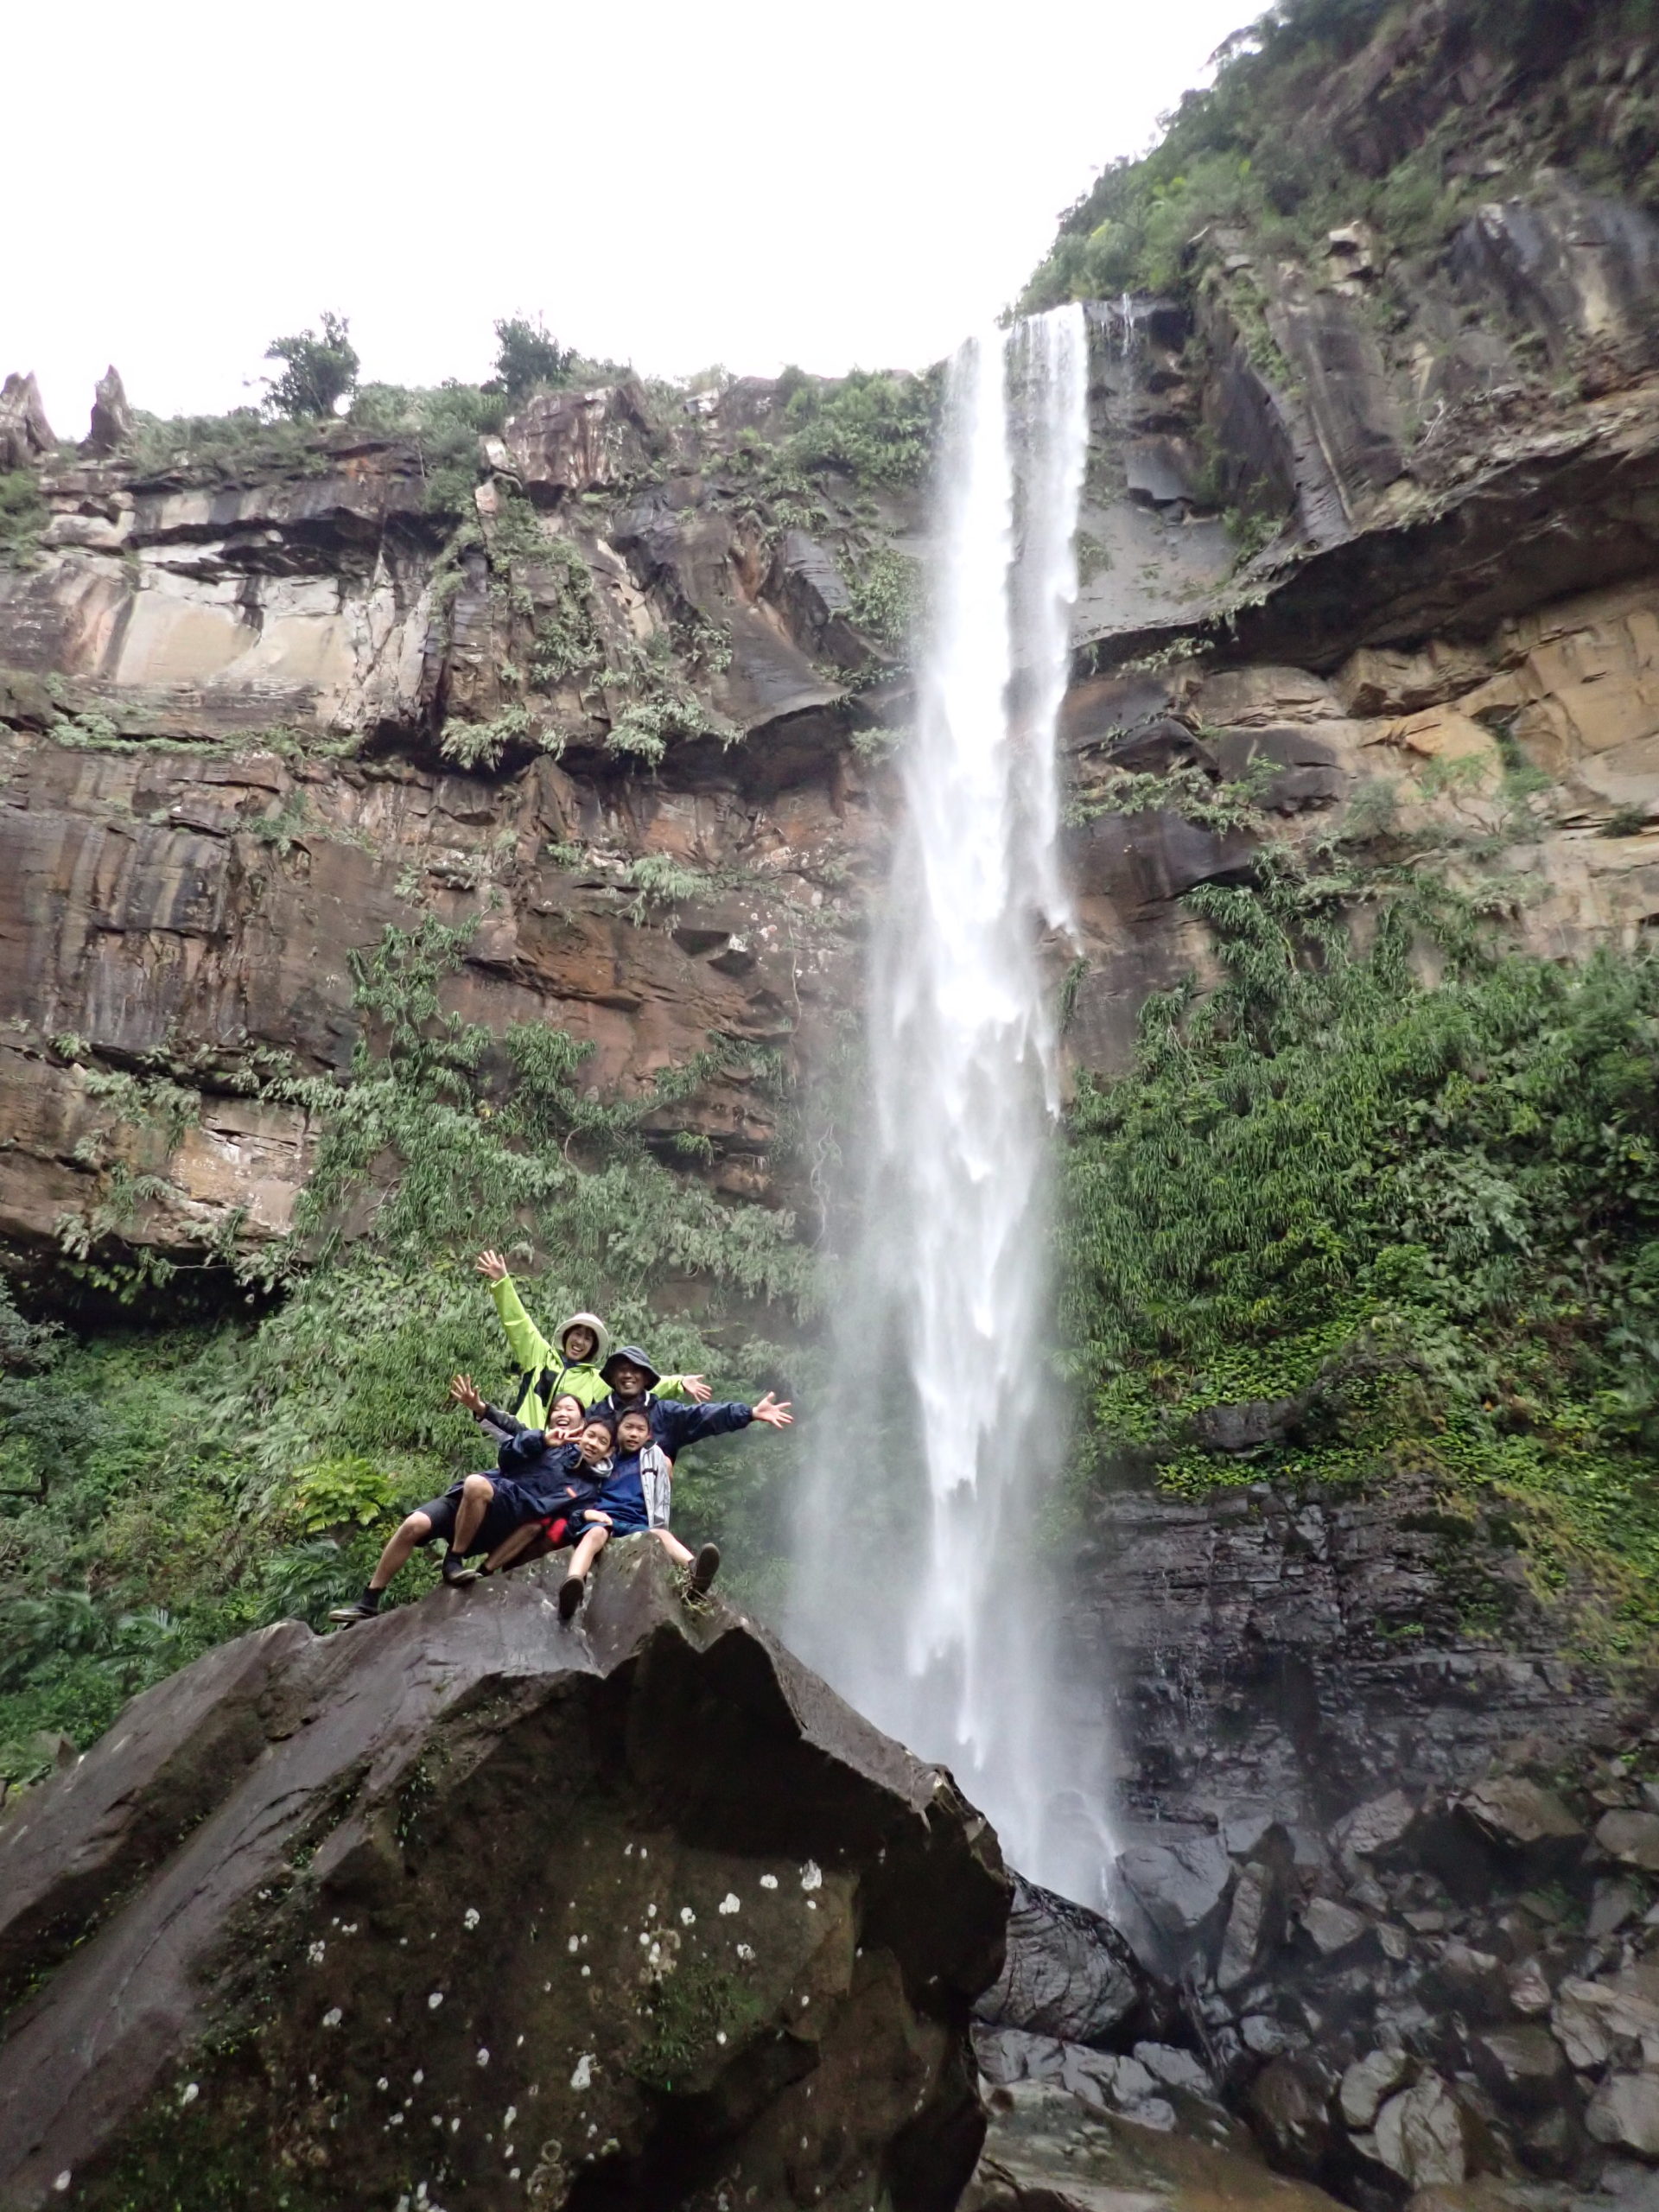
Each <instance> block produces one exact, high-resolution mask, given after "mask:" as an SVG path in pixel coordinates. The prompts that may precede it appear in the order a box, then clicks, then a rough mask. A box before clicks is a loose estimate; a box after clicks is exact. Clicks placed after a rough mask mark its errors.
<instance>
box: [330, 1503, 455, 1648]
mask: <svg viewBox="0 0 1659 2212" xmlns="http://www.w3.org/2000/svg"><path fill="white" fill-rule="evenodd" d="M431 1534H432V1516H431V1515H430V1514H429V1513H411V1514H410V1516H409V1517H408V1519H407V1520H405V1521H404V1522H400V1523H399V1525H398V1528H397V1534H396V1535H394V1536H393V1537H392V1539H391V1542H390V1543H389V1544H388V1545H387V1546H386V1548H385V1551H383V1552H382V1553H381V1554H380V1560H379V1564H378V1566H377V1567H376V1568H375V1570H374V1573H373V1574H372V1576H371V1577H370V1579H369V1586H368V1588H367V1589H366V1590H365V1592H363V1595H362V1596H361V1597H360V1598H353V1599H352V1601H351V1603H350V1604H349V1605H334V1606H332V1607H331V1608H330V1609H329V1613H328V1618H329V1619H330V1620H331V1621H340V1622H342V1623H344V1624H346V1625H347V1626H349V1625H350V1624H351V1623H352V1622H353V1621H372V1619H373V1618H374V1617H375V1615H376V1613H377V1612H378V1611H379V1609H380V1595H381V1592H383V1591H384V1590H385V1586H386V1585H387V1583H389V1582H390V1581H391V1578H392V1576H393V1575H394V1574H396V1573H397V1570H398V1568H399V1567H401V1566H402V1565H403V1563H404V1560H406V1559H407V1558H408V1557H409V1555H410V1552H412V1551H413V1550H414V1549H415V1548H416V1546H417V1545H419V1544H423V1543H424V1542H425V1541H426V1540H427V1538H428V1537H429V1535H431Z"/></svg>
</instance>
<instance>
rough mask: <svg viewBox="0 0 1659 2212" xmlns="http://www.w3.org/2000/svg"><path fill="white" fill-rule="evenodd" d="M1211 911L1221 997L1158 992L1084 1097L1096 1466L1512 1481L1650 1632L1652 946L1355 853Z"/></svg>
mask: <svg viewBox="0 0 1659 2212" xmlns="http://www.w3.org/2000/svg"><path fill="white" fill-rule="evenodd" d="M1356 899H1359V900H1360V902H1361V903H1360V906H1359V910H1358V912H1359V920H1360V923H1361V924H1362V925H1365V926H1363V927H1362V928H1359V929H1356V927H1355V923H1354V906H1353V902H1354V901H1355V900H1356ZM1188 903H1189V904H1190V906H1192V908H1193V910H1194V911H1195V912H1198V914H1200V915H1201V916H1202V917H1203V918H1204V919H1205V922H1207V923H1208V925H1210V929H1211V933H1212V935H1213V937H1214V939H1215V943H1216V947H1217V953H1218V957H1219V958H1220V961H1221V963H1222V969H1223V977H1222V981H1221V982H1220V985H1219V987H1218V988H1217V989H1216V990H1215V991H1214V992H1213V993H1212V994H1211V995H1209V996H1207V997H1205V998H1202V999H1200V998H1199V997H1198V996H1197V995H1196V994H1195V993H1193V992H1192V991H1191V990H1188V991H1185V992H1177V993H1174V994H1171V995H1164V996H1162V997H1160V998H1157V999H1154V1001H1151V1002H1150V1003H1149V1004H1148V1005H1147V1008H1146V1010H1145V1013H1144V1014H1143V1017H1142V1023H1141V1045H1140V1050H1139V1054H1138V1058H1137V1060H1136V1063H1135V1066H1134V1068H1133V1070H1132V1071H1130V1072H1129V1073H1128V1074H1127V1075H1126V1076H1125V1077H1122V1079H1121V1080H1119V1081H1117V1082H1114V1083H1099V1082H1090V1081H1087V1080H1085V1082H1084V1084H1083V1087H1082V1089H1081V1091H1080V1095H1079V1096H1078V1098H1077V1103H1076V1107H1075V1109H1074V1112H1073V1115H1072V1117H1071V1140H1070V1143H1069V1146H1068V1148H1067V1154H1066V1162H1065V1249H1064V1276H1065V1283H1064V1311H1065V1325H1066V1330H1067V1335H1068V1338H1069V1341H1070V1344H1071V1347H1072V1353H1071V1357H1072V1358H1073V1360H1074V1362H1075V1365H1076V1369H1077V1373H1078V1375H1079V1376H1080V1377H1081V1380H1082V1383H1083V1385H1084V1391H1085V1394H1086V1400H1087V1404H1088V1408H1089V1410H1090V1414H1091V1415H1092V1424H1093V1435H1092V1439H1091V1443H1090V1449H1089V1451H1088V1452H1087V1453H1086V1454H1085V1460H1084V1479H1085V1480H1087V1479H1090V1478H1092V1479H1094V1480H1097V1481H1108V1482H1109V1481H1111V1480H1113V1479H1119V1478H1123V1477H1124V1476H1125V1475H1128V1474H1133V1475H1135V1476H1136V1477H1137V1478H1138V1477H1143V1476H1145V1475H1147V1474H1150V1475H1152V1476H1153V1477H1154V1478H1155V1479H1156V1480H1157V1481H1158V1482H1159V1483H1160V1484H1162V1485H1163V1486H1165V1487H1167V1488H1173V1489H1175V1490H1177V1491H1187V1492H1197V1491H1203V1490H1205V1489H1206V1488H1208V1487H1210V1486H1211V1485H1214V1484H1230V1483H1238V1482H1241V1481H1254V1480H1259V1479H1262V1478H1269V1477H1271V1478H1283V1479H1285V1480H1287V1481H1288V1482H1291V1483H1293V1484H1305V1483H1344V1482H1365V1481H1368V1480H1376V1479H1382V1480H1388V1479H1390V1478H1394V1477H1396V1476H1398V1475H1401V1474H1402V1473H1408V1472H1422V1473H1427V1474H1428V1475H1430V1476H1432V1477H1433V1478H1436V1479H1437V1480H1438V1481H1440V1482H1442V1483H1445V1484H1449V1485H1452V1486H1453V1487H1459V1486H1460V1487H1462V1488H1464V1489H1465V1490H1466V1491H1469V1492H1470V1493H1471V1494H1479V1495H1481V1496H1484V1497H1497V1498H1501V1499H1506V1500H1509V1501H1511V1502H1512V1503H1514V1505H1515V1506H1516V1510H1517V1512H1518V1513H1519V1515H1520V1516H1521V1519H1522V1522H1523V1523H1524V1524H1525V1526H1526V1527H1527V1528H1529V1529H1530V1531H1531V1534H1530V1536H1529V1539H1528V1547H1529V1560H1530V1565H1531V1570H1532V1571H1533V1572H1534V1573H1535V1577H1537V1578H1538V1579H1540V1580H1542V1581H1544V1582H1548V1581H1549V1580H1551V1579H1552V1578H1554V1579H1555V1580H1560V1579H1561V1578H1562V1577H1564V1576H1565V1575H1566V1574H1567V1573H1568V1572H1569V1569H1570V1568H1571V1567H1572V1565H1573V1561H1574V1560H1578V1561H1580V1562H1582V1561H1585V1560H1589V1561H1590V1562H1591V1563H1592V1566H1593V1567H1594V1569H1595V1572H1596V1573H1597V1574H1598V1575H1599V1578H1600V1580H1601V1582H1602V1584H1603V1585H1604V1586H1607V1585H1608V1584H1609V1581H1610V1580H1611V1586H1612V1588H1613V1590H1614V1592H1615V1600H1616V1601H1615V1602H1613V1604H1612V1606H1611V1616H1612V1625H1611V1628H1610V1629H1609V1630H1608V1633H1609V1634H1610V1635H1611V1637H1612V1639H1613V1641H1614V1642H1615V1643H1618V1642H1620V1641H1624V1642H1626V1643H1628V1642H1629V1641H1630V1640H1631V1639H1633V1638H1637V1637H1642V1636H1645V1635H1649V1634H1651V1632H1652V1631H1653V1630H1654V1629H1655V1628H1656V1627H1659V1486H1656V1482H1655V1475H1656V1458H1655V1455H1656V1451H1659V1083H1656V1077H1659V962H1656V961H1655V960H1653V959H1652V958H1650V957H1646V956H1642V957H1628V956H1624V955H1620V954H1617V953H1613V952H1604V953H1602V954H1599V955H1598V956H1597V957H1595V958H1594V959H1592V961H1591V962H1590V963H1588V965H1587V966H1586V967H1584V968H1582V969H1567V968H1562V967H1560V966H1557V965H1555V964H1554V963H1550V962H1548V961H1544V960H1540V959H1536V958H1533V957H1522V956H1519V955H1516V954H1513V953H1510V954H1503V953H1501V952H1500V951H1499V950H1497V949H1496V948H1495V947H1494V946H1493V945H1492V944H1490V943H1489V942H1488V940H1487V938H1486V937H1485V935H1484V932H1483V931H1482V929H1481V927H1480V925H1479V924H1478V920H1477V918H1476V917H1475V915H1474V914H1473V912H1472V911H1471V908H1470V907H1469V906H1468V905H1467V904H1466V903H1465V902H1464V901H1463V900H1461V899H1458V898H1456V897H1455V896H1453V895H1452V893H1448V892H1446V891H1444V890H1443V889H1440V888H1437V887H1435V886H1434V885H1433V880H1432V879H1423V880H1420V881H1419V882H1418V883H1417V884H1415V885H1414V886H1413V887H1411V888H1410V889H1409V890H1402V889H1399V888H1398V887H1395V888H1394V889H1390V890H1389V891H1387V892H1386V893H1380V894H1379V893H1376V892H1375V890H1374V888H1373V889H1370V890H1368V887H1366V885H1365V884H1364V883H1363V880H1361V879H1359V878H1357V877H1356V875H1355V874H1353V872H1352V871H1351V869H1350V868H1347V867H1346V866H1345V865H1344V864H1343V863H1342V861H1340V858H1339V857H1338V855H1336V854H1334V853H1332V852H1327V853H1325V854H1324V855H1319V854H1315V855H1313V857H1312V860H1311V861H1306V862H1303V863H1296V862H1294V861H1291V860H1290V859H1288V858H1286V857H1282V856H1275V855H1273V854H1271V853H1269V854H1268V855H1266V856H1264V859H1263V861H1262V867H1261V870H1260V874H1259V880H1258V881H1257V883H1256V884H1255V887H1220V886H1207V887H1202V888H1200V889H1199V890H1198V891H1195V892H1194V893H1192V894H1191V895H1190V898H1189V902H1188ZM1368 940H1369V941H1368ZM1218 1406H1219V1407H1231V1408H1238V1407H1246V1408H1255V1409H1257V1410H1258V1412H1260V1413H1262V1414H1265V1415H1266V1419H1265V1421H1263V1423H1262V1427H1263V1428H1264V1429H1265V1431H1266V1432H1267V1433H1266V1435H1265V1438H1264V1440H1262V1442H1261V1443H1260V1444H1259V1445H1258V1446H1256V1448H1255V1450H1254V1451H1250V1452H1244V1453H1240V1452H1237V1451H1236V1450H1235V1451H1234V1452H1226V1451H1223V1450H1219V1449H1217V1448H1215V1443H1216V1432H1215V1429H1214V1427H1213V1413H1212V1409H1213V1408H1217V1407H1218Z"/></svg>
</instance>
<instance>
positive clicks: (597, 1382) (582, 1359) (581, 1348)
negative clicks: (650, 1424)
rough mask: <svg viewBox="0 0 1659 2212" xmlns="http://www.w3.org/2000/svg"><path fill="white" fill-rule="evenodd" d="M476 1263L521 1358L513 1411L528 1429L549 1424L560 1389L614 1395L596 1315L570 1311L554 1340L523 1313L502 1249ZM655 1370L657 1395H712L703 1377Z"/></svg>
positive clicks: (583, 1395) (592, 1400) (585, 1399)
mask: <svg viewBox="0 0 1659 2212" xmlns="http://www.w3.org/2000/svg"><path fill="white" fill-rule="evenodd" d="M474 1264H475V1265H476V1267H477V1268H478V1272H479V1273H480V1274H481V1275H483V1276H484V1277H486V1280H487V1281H488V1283H489V1286H490V1295H491V1297H492V1298H493V1300H495V1310H496V1313H498V1315H499V1317H500V1321H501V1326H502V1327H503V1329H505V1332H506V1336H507V1342H508V1343H509V1344H511V1345H512V1355H513V1357H514V1358H515V1359H516V1360H517V1361H518V1365H519V1368H520V1370H521V1372H520V1375H519V1382H518V1396H517V1398H516V1399H515V1400H514V1402H513V1403H512V1407H511V1408H510V1410H511V1411H512V1413H513V1414H516V1415H517V1416H518V1419H519V1420H520V1421H523V1422H524V1426H525V1427H527V1428H541V1427H544V1426H545V1418H546V1412H547V1408H548V1407H549V1406H550V1405H551V1403H552V1402H553V1400H554V1398H555V1397H556V1395H558V1394H559V1393H560V1392H561V1391H569V1393H570V1395H572V1396H573V1397H575V1398H578V1399H580V1400H581V1402H582V1404H583V1405H584V1406H592V1405H597V1404H598V1402H599V1401H600V1400H601V1398H605V1397H608V1396H609V1395H610V1389H611V1386H610V1384H609V1383H607V1381H606V1380H605V1377H604V1376H603V1375H602V1374H601V1371H600V1362H601V1360H602V1359H603V1358H604V1356H605V1339H606V1334H607V1331H606V1327H605V1324H604V1323H603V1321H601V1319H600V1318H599V1316H598V1314H597V1313H573V1314H571V1315H570V1317H569V1319H568V1320H566V1321H564V1322H563V1323H562V1324H561V1325H560V1327H559V1330H558V1332H557V1334H556V1337H555V1338H554V1339H553V1341H552V1343H551V1344H550V1343H549V1342H548V1340H547V1338H545V1337H544V1336H543V1334H542V1332H541V1331H540V1330H539V1329H538V1328H537V1326H536V1324H535V1323H534V1322H533V1321H532V1320H531V1318H530V1316H529V1314H528V1313H526V1312H525V1311H524V1301H523V1300H522V1299H521V1298H520V1297H519V1295H518V1289H517V1287H516V1286H515V1285H514V1282H513V1280H512V1275H511V1274H509V1273H508V1272H507V1263H506V1262H505V1260H504V1259H503V1258H502V1256H501V1255H500V1253H499V1252H480V1254H479V1255H478V1258H477V1261H476V1262H474ZM652 1376H653V1377H654V1378H655V1379H654V1381H653V1383H652V1384H651V1386H650V1387H651V1389H652V1392H653V1395H657V1396H658V1397H664V1398H689V1399H690V1400H691V1401H692V1402H693V1403H694V1404H697V1405H701V1404H702V1403H703V1402H705V1401H706V1400H707V1399H708V1398H709V1396H710V1395H711V1393H710V1391H709V1385H708V1384H707V1383H705V1382H704V1381H703V1379H702V1376H701V1375H658V1374H657V1371H656V1370H655V1369H654V1368H652Z"/></svg>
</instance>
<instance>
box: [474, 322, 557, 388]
mask: <svg viewBox="0 0 1659 2212" xmlns="http://www.w3.org/2000/svg"><path fill="white" fill-rule="evenodd" d="M575 364H576V357H575V354H574V353H572V352H571V350H570V348H569V346H561V345H560V344H559V342H558V340H556V338H555V337H554V336H553V335H552V334H551V333H550V331H549V329H548V327H547V325H546V324H545V323H544V322H543V320H542V318H541V317H540V315H537V318H536V320H535V321H534V322H531V321H527V320H526V319H525V318H524V316H523V315H508V316H506V317H505V319H504V320H502V321H499V322H498V323H497V324H496V326H495V373H494V376H493V379H492V381H493V385H494V386H495V388H496V389H497V390H498V391H502V392H504V393H505V395H506V397H508V398H509V399H511V400H515V401H517V400H520V399H527V398H528V397H530V395H531V392H532V391H550V390H556V389H557V388H558V387H559V386H560V385H566V384H569V381H570V378H571V372H572V371H573V370H574V368H575Z"/></svg>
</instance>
